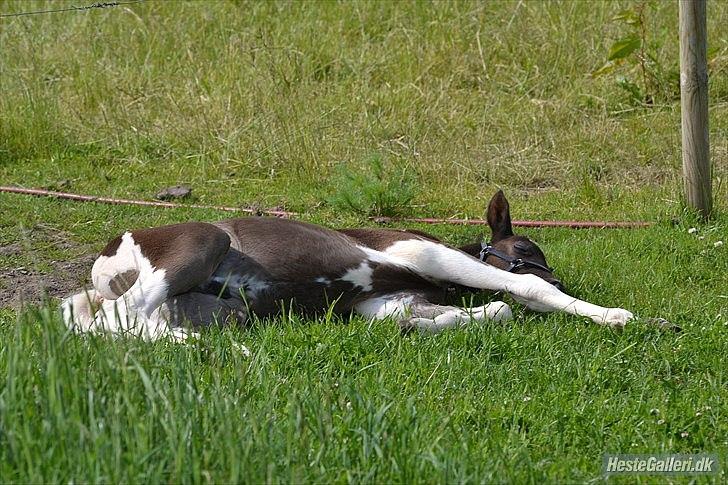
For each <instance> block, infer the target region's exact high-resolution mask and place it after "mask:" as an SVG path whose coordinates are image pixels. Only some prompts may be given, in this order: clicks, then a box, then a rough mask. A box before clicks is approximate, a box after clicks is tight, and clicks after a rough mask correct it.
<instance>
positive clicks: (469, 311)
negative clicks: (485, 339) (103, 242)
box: [61, 191, 633, 339]
mask: <svg viewBox="0 0 728 485" xmlns="http://www.w3.org/2000/svg"><path fill="white" fill-rule="evenodd" d="M488 223H489V225H490V227H491V230H492V236H493V237H492V240H491V244H492V246H491V245H481V244H470V245H467V246H463V247H461V248H454V247H451V246H448V245H447V244H445V243H442V242H441V241H439V240H437V239H436V238H434V237H432V236H430V235H428V234H425V233H423V232H420V231H407V230H393V229H345V230H339V231H334V230H330V229H326V228H323V227H320V226H315V225H312V224H307V223H303V222H297V221H291V220H285V219H275V218H263V217H249V218H242V219H230V220H225V221H220V222H215V223H211V224H210V223H203V222H188V223H183V224H175V225H170V226H162V227H156V228H151V229H141V230H135V231H131V232H126V233H124V234H123V235H121V236H119V237H116V238H115V239H113V240H111V242H109V244H108V245H107V246H106V247H105V248H104V249H103V251H102V252H101V255H100V256H99V257H98V259H97V260H96V262H95V263H94V265H93V268H92V270H91V277H92V281H93V289H91V290H89V291H87V292H81V293H78V294H76V295H74V296H72V297H69V298H67V299H66V300H65V301H64V302H63V303H62V305H61V309H62V314H63V318H64V321H65V323H66V325H68V326H69V327H72V328H74V329H76V330H78V331H82V332H88V331H108V332H112V333H131V334H134V335H138V336H141V337H143V338H147V339H155V338H159V337H161V336H165V335H167V336H171V337H173V338H176V339H184V338H186V336H187V335H188V332H187V331H186V329H185V326H186V325H188V324H189V325H192V327H200V326H206V325H210V324H212V323H216V322H217V323H223V324H231V323H238V324H242V323H244V322H245V321H246V320H247V319H248V318H249V316H250V315H251V314H255V315H258V316H261V317H265V316H269V315H273V314H276V313H277V312H279V311H280V309H281V307H282V305H285V306H288V305H291V306H292V307H293V308H294V309H295V310H296V311H299V312H302V313H307V314H312V313H320V312H324V311H327V310H328V309H329V308H333V310H334V311H335V312H336V313H340V314H347V313H351V312H354V313H357V314H360V315H363V316H366V317H370V318H377V319H382V318H387V317H390V318H393V319H395V320H396V321H398V322H399V324H400V325H401V326H402V327H403V328H405V329H422V330H428V331H434V332H437V331H440V330H443V329H446V328H450V327H454V326H457V325H461V324H465V323H468V322H470V321H504V320H509V319H511V318H512V314H511V309H510V308H509V306H508V305H507V304H505V303H504V302H502V301H497V302H493V303H489V304H487V305H484V306H478V307H474V308H458V307H454V306H447V305H442V301H443V299H444V296H445V294H446V290H447V288H448V287H452V286H458V287H464V288H467V289H471V290H475V291H480V290H493V291H504V292H506V293H508V294H510V295H511V296H512V297H513V298H514V299H515V300H516V301H518V302H520V303H523V304H524V305H526V306H527V307H528V308H530V309H533V310H536V311H564V312H568V313H571V314H574V315H579V316H585V317H588V318H591V319H592V320H593V321H594V322H596V323H598V324H601V325H608V326H611V327H623V326H624V325H625V324H626V322H627V321H628V320H630V319H631V318H633V316H632V313H630V312H629V311H627V310H623V309H621V308H605V307H601V306H597V305H594V304H591V303H587V302H585V301H582V300H579V299H577V298H574V297H571V296H569V295H567V294H566V293H564V292H563V286H562V285H561V282H559V281H558V280H557V279H556V278H555V277H554V275H553V273H552V270H551V269H550V268H549V267H548V265H547V263H546V259H545V257H544V255H543V253H542V252H541V250H540V249H539V248H538V246H536V244H534V243H533V242H532V241H530V240H529V239H528V238H526V237H523V236H516V235H514V234H513V230H512V227H511V218H510V211H509V206H508V201H507V200H506V198H505V196H504V195H503V193H502V192H501V191H499V192H498V193H496V194H495V196H494V197H493V198H492V199H491V201H490V203H489V206H488Z"/></svg>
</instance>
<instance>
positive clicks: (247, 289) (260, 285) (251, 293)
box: [212, 274, 270, 299]
mask: <svg viewBox="0 0 728 485" xmlns="http://www.w3.org/2000/svg"><path fill="white" fill-rule="evenodd" d="M212 281H214V282H215V283H218V284H220V285H223V286H224V287H226V288H227V289H228V290H229V291H230V293H231V294H233V295H235V296H241V293H242V295H245V296H246V297H250V298H253V299H255V298H257V297H258V296H259V295H260V293H262V292H263V291H265V290H267V289H268V288H269V287H270V285H269V284H268V282H266V281H264V280H260V279H258V278H256V277H254V276H248V275H244V274H231V275H228V276H227V277H223V276H214V277H213V278H212Z"/></svg>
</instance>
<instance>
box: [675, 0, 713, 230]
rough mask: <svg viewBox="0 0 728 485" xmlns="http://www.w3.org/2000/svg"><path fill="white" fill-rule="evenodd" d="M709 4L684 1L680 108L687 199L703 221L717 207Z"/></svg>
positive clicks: (681, 31) (681, 3) (681, 32)
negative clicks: (710, 134) (710, 122)
mask: <svg viewBox="0 0 728 485" xmlns="http://www.w3.org/2000/svg"><path fill="white" fill-rule="evenodd" d="M705 3H706V0H680V106H681V109H682V159H683V179H684V186H685V198H686V199H687V203H688V206H689V207H692V208H694V209H696V210H697V211H698V212H699V213H700V215H701V216H702V217H703V218H707V217H708V216H709V215H710V212H711V210H712V205H713V195H712V187H711V170H710V146H709V138H708V66H707V62H706V49H707V45H706V41H707V27H706V21H705Z"/></svg>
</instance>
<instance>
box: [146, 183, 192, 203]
mask: <svg viewBox="0 0 728 485" xmlns="http://www.w3.org/2000/svg"><path fill="white" fill-rule="evenodd" d="M191 192H192V189H191V188H190V187H188V186H186V185H175V186H174V187H167V188H166V189H162V190H160V191H159V192H157V195H155V196H154V197H156V198H157V199H159V200H171V199H183V198H185V197H187V196H189V195H190V193H191Z"/></svg>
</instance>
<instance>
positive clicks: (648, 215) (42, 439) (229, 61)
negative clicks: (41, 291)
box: [0, 1, 728, 483]
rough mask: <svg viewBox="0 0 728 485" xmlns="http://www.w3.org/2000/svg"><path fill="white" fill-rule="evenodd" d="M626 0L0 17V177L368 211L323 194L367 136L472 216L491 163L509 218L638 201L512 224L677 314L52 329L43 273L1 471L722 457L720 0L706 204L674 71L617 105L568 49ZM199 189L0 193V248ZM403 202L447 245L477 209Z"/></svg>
mask: <svg viewBox="0 0 728 485" xmlns="http://www.w3.org/2000/svg"><path fill="white" fill-rule="evenodd" d="M57 5H65V3H46V2H8V1H6V2H0V13H9V12H17V11H28V10H36V9H43V8H46V7H49V6H51V7H53V6H57ZM628 5H632V3H630V2H621V3H616V2H614V3H613V2H549V3H546V2H488V3H480V2H477V3H466V2H460V3H449V2H447V3H446V2H438V3H432V4H426V3H415V2H412V3H395V2H379V3H363V2H342V3H334V2H326V3H274V2H266V3H262V2H260V3H248V2H214V3H213V2H196V3H182V2H179V3H177V2H145V3H143V4H138V5H131V6H124V7H115V8H107V9H98V10H94V11H88V12H83V13H65V14H55V15H42V16H31V17H17V18H3V19H0V45H2V46H3V47H4V49H2V50H3V55H2V58H0V92H2V96H0V113H2V117H1V118H0V180H2V184H3V185H9V184H15V185H23V186H29V187H30V186H32V187H47V188H56V189H61V190H67V191H71V192H78V193H89V194H98V195H106V196H123V197H135V198H149V197H151V196H152V195H153V194H154V193H156V192H157V191H158V190H159V189H160V188H163V187H166V186H170V185H176V184H178V183H187V184H190V185H191V186H192V187H193V200H194V201H195V202H198V203H210V204H221V205H239V206H243V205H246V206H247V205H259V206H262V207H272V206H282V207H285V208H287V209H290V210H295V211H298V212H300V213H302V216H301V217H302V218H303V219H305V220H309V221H312V222H317V223H323V224H325V225H328V226H334V227H341V226H347V225H362V224H372V223H371V222H369V221H367V220H366V219H365V218H364V217H363V216H362V215H360V214H358V213H354V212H346V211H343V212H342V211H341V210H338V209H337V208H336V207H334V206H332V205H331V203H330V201H331V200H334V199H335V198H336V196H337V195H341V193H340V187H339V186H338V182H336V181H337V180H340V179H339V178H337V174H340V173H341V171H342V170H346V169H347V168H348V169H349V170H351V171H353V172H361V171H362V170H365V169H366V167H367V163H369V161H370V160H371V159H372V157H374V156H378V157H381V159H382V160H383V162H384V163H387V164H390V165H389V166H391V167H397V170H405V172H406V174H407V176H408V177H410V178H412V179H413V180H415V181H416V182H417V184H416V185H415V187H416V190H415V198H414V199H413V201H412V203H410V204H405V205H404V206H397V209H398V211H400V212H403V211H404V212H405V215H413V216H441V217H448V216H467V217H480V216H482V214H483V211H484V208H485V204H486V203H487V201H488V199H489V198H490V196H491V195H492V194H493V192H494V190H495V189H496V188H497V187H503V188H504V189H505V190H506V194H507V195H508V196H509V198H510V200H511V204H512V213H513V215H514V217H515V218H524V219H525V218H537V219H559V218H569V219H585V220H586V219H600V220H603V219H615V220H649V221H653V222H655V223H656V224H655V225H654V226H653V227H651V228H649V229H640V230H633V231H625V230H613V231H599V230H584V231H573V230H567V229H541V230H536V229H531V230H526V231H521V232H522V233H524V234H527V235H529V236H530V237H532V238H534V239H535V240H536V241H537V242H538V243H539V244H540V245H541V247H542V248H543V249H544V251H545V252H546V254H547V256H548V258H549V263H550V264H552V265H553V266H555V267H557V273H558V276H559V277H560V278H561V279H562V280H563V281H564V282H565V283H566V285H567V287H568V288H569V290H570V292H571V293H573V294H575V295H576V296H579V297H581V298H583V299H587V300H589V301H594V302H597V303H601V304H605V305H618V306H623V307H625V308H629V309H631V310H633V311H634V312H635V313H637V314H638V315H640V316H643V317H649V316H661V317H664V318H667V319H669V320H671V321H672V322H674V323H676V324H678V325H681V326H682V327H683V329H684V331H683V332H682V333H681V334H671V333H670V334H667V333H661V332H659V331H657V330H655V329H652V328H649V327H647V326H646V325H643V324H640V323H637V324H635V325H632V326H631V327H629V328H628V329H627V330H626V331H625V332H624V333H622V334H615V333H612V332H611V331H608V330H606V329H602V328H597V327H596V326H593V325H589V324H588V323H585V322H583V321H582V320H581V319H578V318H574V317H568V316H564V315H547V316H545V315H534V314H529V313H527V312H524V311H523V309H522V308H520V307H518V306H514V308H515V309H516V313H517V319H516V321H515V322H514V323H512V324H510V325H508V326H505V327H501V326H484V327H470V328H467V329H463V330H458V331H452V332H446V333H445V334H443V335H440V336H436V337H432V336H427V335H413V336H409V337H402V336H400V334H399V332H398V331H397V330H396V328H395V326H394V324H392V323H391V322H382V323H376V324H370V322H366V321H362V320H359V319H356V318H355V319H352V320H351V321H350V322H348V323H347V324H342V322H340V321H338V320H337V319H336V318H334V319H333V320H334V321H331V319H329V320H327V319H325V318H324V319H322V320H319V321H311V322H308V321H307V322H301V321H299V319H297V317H296V316H295V315H294V316H287V317H282V318H279V319H277V320H275V321H272V322H259V323H258V324H256V325H254V327H253V328H252V329H250V330H246V331H241V330H237V329H226V330H221V331H213V332H210V333H207V334H205V335H204V336H203V338H202V339H201V340H200V341H197V342H194V343H193V344H191V345H189V346H179V345H172V344H169V343H165V342H157V343H145V342H138V341H133V340H123V339H122V340H112V339H105V338H100V337H78V336H75V335H71V334H68V333H67V332H66V331H65V330H64V329H63V328H62V327H61V326H60V324H59V322H58V319H57V318H56V317H55V315H54V313H53V308H54V304H55V303H53V302H51V304H50V305H47V306H40V307H30V308H27V309H26V310H23V311H17V310H15V309H12V308H10V307H8V308H4V309H0V342H2V344H0V376H3V377H2V378H0V481H2V482H61V481H64V482H70V481H73V482H79V481H81V482H101V481H105V482H142V481H145V482H161V481H167V482H205V481H209V482H228V481H230V482H238V481H242V482H263V481H266V482H288V481H296V482H298V481H318V482H329V481H335V482H413V481H416V482H444V481H447V482H451V481H463V482H483V481H486V482H489V481H499V482H500V481H509V482H517V483H521V482H531V483H535V482H542V481H550V482H567V481H568V482H586V481H599V480H603V477H602V476H601V456H602V454H603V453H604V452H608V451H609V452H617V451H619V452H625V453H628V452H629V453H647V452H702V451H705V452H717V453H719V454H720V456H721V459H722V460H723V466H724V468H725V463H726V462H725V458H726V456H727V452H728V442H727V441H726V438H725V437H726V436H728V427H727V425H726V422H725V419H723V416H725V415H726V413H727V412H728V408H727V407H726V404H724V403H726V402H728V393H727V392H726V386H725V382H723V372H722V369H723V368H724V365H723V360H724V359H723V357H724V356H725V355H726V354H727V353H728V348H727V347H728V326H727V324H728V320H727V318H728V298H727V296H728V295H726V288H728V279H727V278H726V275H727V274H728V257H726V247H727V246H726V245H725V244H724V245H723V246H715V243H717V242H718V241H723V242H724V243H726V242H728V241H726V237H727V235H728V218H727V216H726V209H727V208H728V205H726V200H728V184H726V183H725V180H726V176H727V175H728V169H727V167H728V163H727V159H728V150H727V149H726V147H728V121H726V120H728V76H726V75H725V74H726V68H727V67H728V55H727V53H728V44H726V39H724V38H722V37H721V36H720V35H719V33H720V32H721V30H720V29H721V27H722V26H723V25H725V24H726V23H728V8H727V7H726V4H725V3H722V2H709V4H708V21H709V26H708V27H709V36H710V43H711V46H710V48H711V49H710V50H711V55H710V58H711V85H710V109H711V148H712V157H713V164H714V180H715V183H714V191H715V201H716V215H715V217H714V218H713V219H712V220H711V221H709V222H708V223H699V222H698V221H697V220H696V219H695V218H694V216H693V215H692V214H690V212H689V211H687V210H685V209H684V207H683V205H682V202H681V196H680V179H679V173H680V163H681V162H680V136H679V126H680V113H679V100H666V101H663V102H662V104H660V105H658V106H655V107H651V108H645V107H639V106H634V105H632V104H630V102H629V100H628V99H627V98H626V97H625V95H624V93H623V92H622V91H621V90H620V88H619V87H618V86H617V84H616V82H615V80H614V79H613V78H610V77H604V78H600V79H596V80H594V79H591V78H590V77H589V76H588V73H589V72H591V71H592V70H594V69H595V68H597V67H599V66H600V65H602V64H603V62H604V60H605V59H606V52H607V49H608V47H609V45H611V42H612V40H613V39H615V38H618V37H619V32H618V26H616V25H614V24H612V23H611V22H609V19H610V18H611V17H612V16H613V15H614V14H615V13H617V12H618V11H619V10H620V9H621V8H623V7H624V6H628ZM585 26H588V28H585ZM676 26H677V5H676V4H673V3H664V4H657V6H656V7H655V8H654V9H653V13H652V15H651V16H650V17H649V28H650V30H649V35H650V42H653V43H655V45H656V46H657V47H656V52H658V55H659V56H660V59H661V60H662V61H663V62H664V63H665V65H666V66H667V67H668V68H674V67H676V65H677V59H678V56H677V42H676V41H675V39H676V35H675V32H676V30H675V29H676ZM396 202H397V201H396V199H395V201H394V203H395V205H396ZM227 216H228V215H226V214H222V213H219V212H215V211H210V210H200V209H192V208H184V209H174V210H162V209H152V208H141V207H116V206H103V205H95V204H79V203H75V202H69V201H61V200H52V199H34V198H26V197H23V196H18V195H11V194H0V245H1V246H2V247H3V248H10V247H21V248H22V251H2V252H0V270H1V271H2V272H3V274H5V273H7V272H8V271H11V270H13V269H14V268H18V267H21V266H22V267H25V268H31V269H33V270H35V271H37V274H38V275H40V276H39V277H40V278H42V277H43V276H44V275H48V276H49V277H50V276H51V275H52V271H53V269H54V268H55V267H56V266H55V265H56V264H57V262H58V261H63V260H68V259H73V258H77V257H79V256H81V255H83V254H86V253H91V252H94V251H99V250H100V249H101V248H102V247H103V245H104V244H105V242H106V241H107V240H108V239H109V238H110V237H112V236H114V235H116V234H117V233H119V232H121V231H123V230H125V229H127V228H129V227H145V226H153V225H159V224H165V223H173V222H180V221H184V220H189V219H199V220H216V219H222V218H224V217H227ZM691 227H696V228H697V232H696V233H689V232H688V229H690V228H691ZM416 228H418V229H423V230H427V231H429V232H432V233H434V234H435V235H438V236H440V237H442V238H444V239H445V240H446V241H448V242H450V243H453V244H458V243H465V242H469V241H472V240H473V239H474V238H476V237H477V236H478V234H479V232H480V231H481V229H480V228H475V227H451V226H430V227H425V226H420V227H416ZM53 231H56V232H58V233H59V234H62V237H63V238H64V239H67V240H69V241H70V242H71V244H65V245H64V244H57V241H55V240H53V239H52V238H49V236H48V233H49V232H53ZM87 278H88V276H87V274H86V273H85V272H81V273H79V274H78V275H77V279H78V285H79V286H80V285H81V284H83V283H84V281H87ZM1 281H9V280H1ZM9 284H10V285H12V283H9ZM13 290H14V289H13V287H12V286H8V287H6V288H3V287H0V292H13ZM239 341H242V342H244V343H245V344H246V345H247V346H249V347H250V348H251V349H252V351H253V356H252V358H250V359H245V358H243V357H242V356H240V355H239V354H238V353H237V352H236V350H235V346H234V345H233V342H239ZM653 478H654V477H653ZM643 479H644V480H646V481H647V480H650V478H649V477H643ZM714 479H715V480H724V479H725V475H724V474H723V475H720V476H718V477H714ZM610 480H612V479H610ZM617 481H619V480H617ZM625 481H626V480H625Z"/></svg>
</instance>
